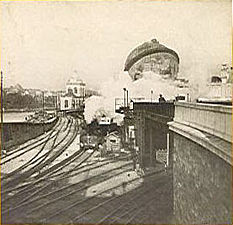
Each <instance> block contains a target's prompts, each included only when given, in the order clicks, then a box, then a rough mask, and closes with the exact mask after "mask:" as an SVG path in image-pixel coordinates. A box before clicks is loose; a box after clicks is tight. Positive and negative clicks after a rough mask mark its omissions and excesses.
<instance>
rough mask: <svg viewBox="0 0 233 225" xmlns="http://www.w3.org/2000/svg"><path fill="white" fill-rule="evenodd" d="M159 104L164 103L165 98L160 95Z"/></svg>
mask: <svg viewBox="0 0 233 225" xmlns="http://www.w3.org/2000/svg"><path fill="white" fill-rule="evenodd" d="M159 102H160V103H161V102H166V100H165V98H164V97H163V96H162V95H161V94H160V95H159Z"/></svg>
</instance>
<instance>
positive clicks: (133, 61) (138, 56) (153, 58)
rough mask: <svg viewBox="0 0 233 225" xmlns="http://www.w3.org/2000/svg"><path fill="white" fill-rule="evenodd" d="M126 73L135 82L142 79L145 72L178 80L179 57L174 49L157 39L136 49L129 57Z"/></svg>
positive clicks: (126, 63)
mask: <svg viewBox="0 0 233 225" xmlns="http://www.w3.org/2000/svg"><path fill="white" fill-rule="evenodd" d="M124 70H125V71H128V73H129V75H130V76H131V78H132V79H133V80H137V79H140V78H141V77H142V73H143V72H147V71H152V72H155V73H157V74H159V75H162V76H163V78H165V79H166V78H171V79H176V77H177V74H178V71H179V56H178V54H177V53H176V52H175V51H173V50H172V49H169V48H167V47H166V46H164V45H161V44H160V43H159V42H158V41H157V40H156V39H153V40H151V41H148V42H145V43H144V44H142V45H139V46H138V47H136V48H135V49H134V50H133V51H132V52H131V53H130V54H129V56H128V57H127V59H126V62H125V68H124Z"/></svg>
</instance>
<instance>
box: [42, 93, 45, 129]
mask: <svg viewBox="0 0 233 225" xmlns="http://www.w3.org/2000/svg"><path fill="white" fill-rule="evenodd" d="M42 107H43V132H45V125H44V120H45V116H44V91H42Z"/></svg>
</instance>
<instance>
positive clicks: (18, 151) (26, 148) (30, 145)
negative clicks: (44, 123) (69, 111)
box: [0, 118, 62, 165]
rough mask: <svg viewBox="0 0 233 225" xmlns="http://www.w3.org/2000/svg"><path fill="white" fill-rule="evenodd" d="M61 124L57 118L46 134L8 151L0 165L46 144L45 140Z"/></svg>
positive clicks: (60, 120)
mask: <svg viewBox="0 0 233 225" xmlns="http://www.w3.org/2000/svg"><path fill="white" fill-rule="evenodd" d="M61 123H62V119H60V118H59V121H58V122H57V124H56V125H55V126H54V127H53V128H52V129H51V130H50V131H48V132H47V133H46V134H43V135H41V136H39V137H37V138H35V139H33V140H29V141H27V142H26V143H24V144H22V145H21V146H19V147H17V148H15V149H13V150H11V151H9V152H8V154H7V155H5V156H2V157H1V163H0V165H4V164H6V163H8V162H10V161H12V160H14V159H16V158H18V157H20V156H22V155H24V154H26V153H28V152H30V151H33V150H34V149H35V148H37V147H38V146H40V145H43V144H44V143H46V142H47V140H48V139H49V138H50V137H51V134H52V133H53V132H54V131H55V130H56V129H57V128H58V127H59V126H60V125H61Z"/></svg>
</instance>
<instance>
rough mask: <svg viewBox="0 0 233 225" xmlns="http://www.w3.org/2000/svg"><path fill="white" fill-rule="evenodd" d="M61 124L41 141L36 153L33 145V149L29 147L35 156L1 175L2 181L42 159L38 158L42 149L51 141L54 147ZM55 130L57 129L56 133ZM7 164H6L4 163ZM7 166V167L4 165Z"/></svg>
mask: <svg viewBox="0 0 233 225" xmlns="http://www.w3.org/2000/svg"><path fill="white" fill-rule="evenodd" d="M64 122H65V121H63V124H64ZM63 124H59V126H57V128H54V129H53V131H52V132H51V133H50V134H49V135H48V136H47V137H46V139H45V140H43V142H42V147H41V148H40V149H39V150H38V152H36V149H35V148H34V147H35V146H34V145H33V147H30V151H31V150H34V151H35V152H36V153H35V155H33V156H32V157H31V159H30V160H29V161H27V162H26V163H24V164H22V165H21V166H19V167H18V168H16V169H14V170H13V171H11V172H9V173H7V174H5V175H3V177H2V180H5V179H7V178H10V177H12V176H14V175H15V174H18V173H19V172H21V171H23V170H24V169H25V168H27V167H29V166H30V165H33V164H34V163H35V162H36V161H37V160H40V159H41V158H43V156H40V155H41V154H42V153H43V152H44V149H46V147H47V148H49V146H47V145H48V143H49V142H51V141H52V140H53V139H54V141H53V143H52V146H54V143H55V141H56V139H57V137H58V135H59V132H60V131H61V129H62V127H63ZM56 129H58V130H57V131H56ZM40 145H41V143H39V144H37V145H36V146H37V147H38V146H40ZM26 153H28V150H26V152H23V153H21V154H22V155H24V154H26ZM21 154H20V155H18V157H20V156H22V155H21ZM18 157H14V159H16V158H18ZM5 163H7V162H5ZM6 166H7V165H6Z"/></svg>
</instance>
